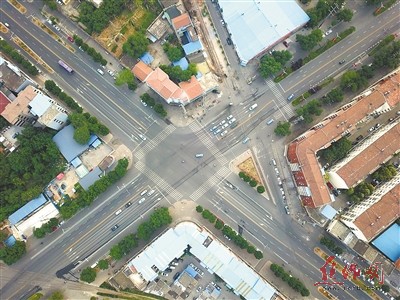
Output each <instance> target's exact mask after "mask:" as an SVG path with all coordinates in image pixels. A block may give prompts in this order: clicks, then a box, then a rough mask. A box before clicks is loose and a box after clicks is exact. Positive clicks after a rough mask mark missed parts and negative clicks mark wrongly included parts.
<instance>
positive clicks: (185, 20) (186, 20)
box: [172, 13, 191, 30]
mask: <svg viewBox="0 0 400 300" xmlns="http://www.w3.org/2000/svg"><path fill="white" fill-rule="evenodd" d="M190 24H191V22H190V17H189V14H188V13H185V14H183V15H180V16H178V17H176V18H173V19H172V25H173V26H174V28H175V30H178V29H180V28H182V27H187V26H189V25H190Z"/></svg>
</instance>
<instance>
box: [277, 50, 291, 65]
mask: <svg viewBox="0 0 400 300" xmlns="http://www.w3.org/2000/svg"><path fill="white" fill-rule="evenodd" d="M272 56H273V57H274V59H275V60H276V61H277V62H278V63H280V64H281V66H284V65H285V64H286V63H287V62H288V61H289V60H291V59H292V57H293V56H292V53H290V52H289V51H287V50H282V51H274V52H272Z"/></svg>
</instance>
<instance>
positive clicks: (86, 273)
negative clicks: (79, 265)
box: [80, 267, 97, 283]
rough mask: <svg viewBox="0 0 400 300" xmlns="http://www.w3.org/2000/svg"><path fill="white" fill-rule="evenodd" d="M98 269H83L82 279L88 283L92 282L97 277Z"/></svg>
mask: <svg viewBox="0 0 400 300" xmlns="http://www.w3.org/2000/svg"><path fill="white" fill-rule="evenodd" d="M96 275H97V274H96V270H95V269H92V268H90V267H87V268H85V269H83V270H82V272H81V276H80V280H82V281H86V282H87V283H92V282H93V281H94V280H95V279H96Z"/></svg>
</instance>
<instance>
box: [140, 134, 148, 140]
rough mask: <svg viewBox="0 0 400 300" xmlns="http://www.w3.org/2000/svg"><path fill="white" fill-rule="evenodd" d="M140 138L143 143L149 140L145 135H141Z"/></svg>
mask: <svg viewBox="0 0 400 300" xmlns="http://www.w3.org/2000/svg"><path fill="white" fill-rule="evenodd" d="M139 137H140V138H141V139H142V140H143V141H145V140H147V138H146V137H145V136H144V135H143V134H139Z"/></svg>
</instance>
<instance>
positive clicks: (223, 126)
mask: <svg viewBox="0 0 400 300" xmlns="http://www.w3.org/2000/svg"><path fill="white" fill-rule="evenodd" d="M228 126H229V124H228V123H225V124H224V125H222V127H221V128H222V129H224V128H226V127H228Z"/></svg>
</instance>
